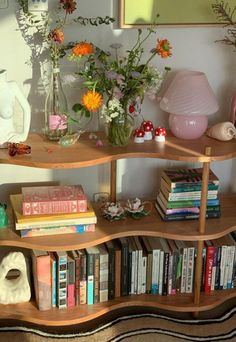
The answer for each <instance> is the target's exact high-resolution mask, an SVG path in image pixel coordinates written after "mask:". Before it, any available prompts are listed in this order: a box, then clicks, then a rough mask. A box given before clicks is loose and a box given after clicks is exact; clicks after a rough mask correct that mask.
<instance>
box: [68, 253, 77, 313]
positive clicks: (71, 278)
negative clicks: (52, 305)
mask: <svg viewBox="0 0 236 342" xmlns="http://www.w3.org/2000/svg"><path fill="white" fill-rule="evenodd" d="M67 254H68V255H67V273H68V275H67V306H68V307H73V306H75V260H74V258H72V257H71V256H70V253H68V252H67Z"/></svg>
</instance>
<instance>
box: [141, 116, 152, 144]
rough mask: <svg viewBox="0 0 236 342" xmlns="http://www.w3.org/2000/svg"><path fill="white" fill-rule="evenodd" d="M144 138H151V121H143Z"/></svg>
mask: <svg viewBox="0 0 236 342" xmlns="http://www.w3.org/2000/svg"><path fill="white" fill-rule="evenodd" d="M142 127H143V129H144V133H145V134H144V140H152V131H153V123H152V121H143V123H142Z"/></svg>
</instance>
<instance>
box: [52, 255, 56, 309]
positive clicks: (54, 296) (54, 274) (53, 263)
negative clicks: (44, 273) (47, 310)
mask: <svg viewBox="0 0 236 342" xmlns="http://www.w3.org/2000/svg"><path fill="white" fill-rule="evenodd" d="M56 305H57V263H56V260H53V261H52V307H55V306H56Z"/></svg>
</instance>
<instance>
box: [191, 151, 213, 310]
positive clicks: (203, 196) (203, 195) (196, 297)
mask: <svg viewBox="0 0 236 342" xmlns="http://www.w3.org/2000/svg"><path fill="white" fill-rule="evenodd" d="M210 154H211V148H210V147H206V149H205V155H206V156H210ZM209 170H210V162H204V163H203V173H202V192H201V206H200V217H199V233H200V234H204V233H205V225H206V209H207V192H208V180H209ZM202 251H203V241H198V243H197V260H196V269H195V279H194V304H195V305H198V304H199V303H200V291H201V274H202Z"/></svg>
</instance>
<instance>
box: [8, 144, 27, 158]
mask: <svg viewBox="0 0 236 342" xmlns="http://www.w3.org/2000/svg"><path fill="white" fill-rule="evenodd" d="M7 148H8V154H9V156H11V157H14V156H15V155H16V154H30V153H31V147H30V146H29V145H26V144H22V143H8V144H7Z"/></svg>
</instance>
